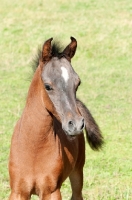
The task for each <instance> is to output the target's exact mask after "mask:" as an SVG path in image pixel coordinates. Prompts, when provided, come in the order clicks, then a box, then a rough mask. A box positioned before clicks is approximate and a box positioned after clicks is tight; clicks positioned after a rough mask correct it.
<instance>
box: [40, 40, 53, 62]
mask: <svg viewBox="0 0 132 200" xmlns="http://www.w3.org/2000/svg"><path fill="white" fill-rule="evenodd" d="M52 40H53V38H50V39H48V40H47V41H46V42H45V43H44V45H43V48H42V62H44V63H45V62H48V61H49V60H50V59H51V56H52V54H51V49H52V48H51V41H52Z"/></svg>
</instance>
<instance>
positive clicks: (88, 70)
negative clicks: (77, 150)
mask: <svg viewBox="0 0 132 200" xmlns="http://www.w3.org/2000/svg"><path fill="white" fill-rule="evenodd" d="M0 22H1V23H0V200H6V199H7V198H8V196H9V191H10V189H9V176H8V167H7V166H8V156H9V148H10V140H11V135H12V132H13V127H14V125H15V123H16V121H17V119H18V118H19V116H20V115H21V112H22V109H23V106H24V103H25V98H26V94H27V91H28V87H29V84H30V75H31V73H32V70H31V67H30V61H31V59H32V57H33V55H34V54H35V52H36V49H37V48H38V45H41V44H42V43H43V41H44V40H45V39H48V38H50V37H54V38H57V39H58V40H60V41H61V42H62V43H63V44H64V45H67V44H68V43H69V42H70V36H74V37H75V38H76V39H77V41H78V49H77V53H76V56H75V57H74V58H73V61H72V64H73V66H74V69H75V70H76V72H77V73H78V74H79V75H80V77H81V80H82V85H81V87H80V88H79V91H78V97H79V98H80V99H81V100H82V101H83V102H84V103H85V104H86V105H87V106H88V108H89V109H90V110H91V112H92V114H93V116H94V117H95V119H96V121H97V122H98V124H99V126H100V128H101V130H102V133H103V135H104V138H105V146H104V148H103V150H102V151H101V152H93V151H92V150H91V149H90V148H89V146H88V145H87V150H86V158H87V159H86V164H85V168H84V188H83V194H84V199H85V200H88V199H89V200H130V199H132V1H131V0H106V1H104V0H74V1H70V0H63V1H62V0H54V1H51V0H48V1H46V0H45V1H44V0H34V1H32V0H23V1H18V0H13V1H10V0H4V1H3V0H0ZM61 190H62V196H63V199H64V200H67V199H69V198H70V185H69V182H68V181H66V182H65V183H64V184H63V187H62V189H61ZM33 199H37V198H36V197H33Z"/></svg>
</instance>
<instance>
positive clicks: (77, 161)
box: [9, 37, 103, 200]
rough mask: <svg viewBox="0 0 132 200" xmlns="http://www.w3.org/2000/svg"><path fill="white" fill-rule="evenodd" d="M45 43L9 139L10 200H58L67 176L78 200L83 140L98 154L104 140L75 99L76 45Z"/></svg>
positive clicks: (80, 190) (78, 79)
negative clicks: (34, 199)
mask: <svg viewBox="0 0 132 200" xmlns="http://www.w3.org/2000/svg"><path fill="white" fill-rule="evenodd" d="M51 41H52V38H51V39H49V40H47V41H46V42H45V43H44V45H43V48H42V51H41V53H40V55H39V59H38V66H37V67H36V71H35V73H34V77H33V79H32V82H31V85H30V88H29V91H28V95H27V100H26V105H25V108H24V110H23V113H22V116H21V118H20V119H19V121H18V122H17V124H16V126H15V129H14V133H13V136H12V142H11V149H10V159H9V173H10V187H11V194H10V198H9V199H10V200H29V199H30V198H31V195H32V194H36V195H38V196H39V199H40V200H61V199H62V197H61V193H60V188H61V185H62V183H63V182H64V181H65V179H66V178H67V177H69V178H70V182H71V188H72V197H71V199H72V200H82V199H83V197H82V187H83V166H84V163H85V140H84V135H83V129H84V128H85V130H86V131H85V132H86V136H87V141H88V143H89V145H90V146H91V148H92V149H94V150H98V149H99V148H101V146H102V144H103V137H102V135H101V132H100V129H99V127H98V125H97V124H96V122H95V120H94V118H93V117H92V115H91V114H90V112H89V110H88V109H87V108H86V107H85V106H84V104H83V103H82V102H81V101H79V100H78V99H77V98H76V91H77V89H78V86H79V85H80V78H79V76H78V75H77V73H76V72H75V71H74V70H73V68H72V66H71V58H72V57H73V56H74V54H75V51H76V47H77V41H76V39H75V38H73V37H71V43H70V44H69V45H68V46H67V47H66V48H65V49H64V50H63V51H62V52H60V51H59V48H58V47H57V45H55V44H53V45H51Z"/></svg>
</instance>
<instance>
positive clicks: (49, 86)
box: [45, 84, 53, 91]
mask: <svg viewBox="0 0 132 200" xmlns="http://www.w3.org/2000/svg"><path fill="white" fill-rule="evenodd" d="M45 89H46V90H47V91H50V90H53V88H52V87H51V85H49V84H45Z"/></svg>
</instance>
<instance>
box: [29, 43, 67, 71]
mask: <svg viewBox="0 0 132 200" xmlns="http://www.w3.org/2000/svg"><path fill="white" fill-rule="evenodd" d="M63 49H64V48H63V47H62V46H61V45H60V43H59V42H57V41H56V42H53V44H52V57H57V58H61V57H63V56H64V55H63V54H62V51H63ZM41 55H42V47H39V48H38V50H37V53H36V55H35V56H34V57H33V59H32V61H31V66H32V69H33V72H35V71H36V69H37V67H38V65H39V60H40V59H41Z"/></svg>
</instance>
